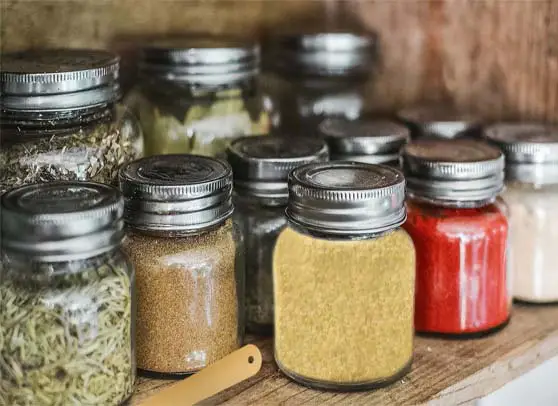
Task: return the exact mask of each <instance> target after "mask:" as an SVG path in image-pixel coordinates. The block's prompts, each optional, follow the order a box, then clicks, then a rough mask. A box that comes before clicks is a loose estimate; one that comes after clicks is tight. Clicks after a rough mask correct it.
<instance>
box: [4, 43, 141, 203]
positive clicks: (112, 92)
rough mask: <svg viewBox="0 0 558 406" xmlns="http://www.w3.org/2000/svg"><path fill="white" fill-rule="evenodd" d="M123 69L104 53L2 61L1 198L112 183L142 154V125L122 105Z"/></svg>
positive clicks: (45, 53) (80, 52) (36, 55)
mask: <svg viewBox="0 0 558 406" xmlns="http://www.w3.org/2000/svg"><path fill="white" fill-rule="evenodd" d="M118 68H119V60H118V57H117V56H115V55H113V54H111V53H108V52H105V51H91V50H56V51H48V50H46V51H34V52H21V53H15V54H7V55H4V56H3V57H2V73H1V74H0V81H1V86H2V96H3V97H2V99H1V101H0V109H1V113H2V114H1V118H0V131H1V132H2V137H1V139H0V193H1V192H3V191H5V190H8V189H10V188H13V187H17V186H21V185H24V184H31V183H39V182H48V181H54V180H93V181H97V182H101V183H113V182H115V180H116V175H117V173H118V168H119V167H120V165H122V164H123V163H126V162H128V161H131V160H133V159H136V158H138V157H139V155H141V153H142V149H143V145H142V137H141V130H140V128H139V125H138V123H137V121H136V120H135V119H134V118H133V117H132V115H131V114H130V113H129V112H128V111H127V110H126V109H125V108H124V107H123V106H121V105H119V104H118V103H117V101H118V99H119V96H120V92H119V87H118V81H117V80H118ZM60 89H63V90H60Z"/></svg>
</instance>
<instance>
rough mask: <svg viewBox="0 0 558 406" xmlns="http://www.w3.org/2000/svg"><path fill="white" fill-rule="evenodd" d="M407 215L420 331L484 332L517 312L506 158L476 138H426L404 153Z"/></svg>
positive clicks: (406, 225)
mask: <svg viewBox="0 0 558 406" xmlns="http://www.w3.org/2000/svg"><path fill="white" fill-rule="evenodd" d="M403 165H404V171H405V175H406V179H407V193H408V201H407V210H408V217H407V222H406V223H405V226H404V227H405V229H406V230H407V231H408V232H409V234H410V235H411V237H412V238H413V241H414V243H415V247H416V249H417V294H416V302H415V328H416V330H417V331H419V332H422V333H440V334H447V335H459V336H465V337H466V336H476V335H481V334H482V335H484V334H486V333H489V332H493V331H496V330H498V329H500V328H501V327H503V326H505V324H506V323H507V321H508V319H509V317H510V310H511V291H510V283H511V277H510V275H509V274H508V266H507V258H506V255H507V246H508V220H507V217H506V212H505V209H504V208H503V207H502V204H501V202H500V201H497V196H498V194H499V192H500V191H501V190H502V188H503V181H504V172H503V170H504V157H503V155H502V154H501V152H500V151H499V150H498V149H497V148H494V147H492V146H490V145H488V144H485V143H483V142H481V141H474V140H428V139H423V140H419V141H415V142H414V143H411V144H409V145H407V146H406V147H405V148H404V149H403Z"/></svg>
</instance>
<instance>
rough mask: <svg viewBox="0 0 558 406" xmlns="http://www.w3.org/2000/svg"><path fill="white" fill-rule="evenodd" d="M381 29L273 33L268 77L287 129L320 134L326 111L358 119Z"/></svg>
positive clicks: (291, 133)
mask: <svg viewBox="0 0 558 406" xmlns="http://www.w3.org/2000/svg"><path fill="white" fill-rule="evenodd" d="M377 46H378V40H377V37H376V35H373V34H368V35H358V34H352V33H327V32H324V33H317V34H304V35H284V36H279V37H276V38H273V39H271V41H269V43H268V44H267V46H266V49H265V50H264V51H265V54H264V67H265V70H266V75H265V79H266V80H265V83H266V86H267V87H266V89H267V90H268V93H269V94H270V95H271V97H272V98H273V101H274V103H275V105H276V107H277V113H278V116H279V117H278V129H277V131H278V132H279V133H280V134H281V135H287V136H295V137H296V136H315V134H316V129H317V127H318V124H319V123H320V122H321V121H322V120H323V119H324V118H326V117H345V118H349V119H356V118H358V117H360V115H361V114H362V112H363V111H365V110H366V107H365V104H366V102H365V100H366V89H367V86H368V85H369V84H370V83H371V81H370V79H371V77H372V76H373V74H374V71H375V70H376V66H377V57H378V55H377V54H378V52H377Z"/></svg>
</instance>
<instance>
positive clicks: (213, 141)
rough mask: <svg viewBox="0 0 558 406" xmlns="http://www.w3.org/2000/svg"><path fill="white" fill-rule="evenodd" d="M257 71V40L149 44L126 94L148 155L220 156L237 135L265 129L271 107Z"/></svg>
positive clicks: (269, 122) (184, 41)
mask: <svg viewBox="0 0 558 406" xmlns="http://www.w3.org/2000/svg"><path fill="white" fill-rule="evenodd" d="M192 54H195V55H196V60H195V61H194V60H193V59H192V57H191V55H192ZM258 72H259V46H257V45H255V44H251V43H246V42H243V41H236V40H231V39H229V40H225V39H221V40H211V39H193V38H190V39H183V40H167V41H162V42H154V43H152V44H150V45H149V46H146V47H145V48H144V50H143V61H142V62H141V64H140V76H139V83H138V84H137V86H136V87H135V89H133V90H132V92H131V93H130V95H129V96H128V98H127V105H128V106H130V108H131V109H132V110H133V111H134V113H135V114H136V115H137V117H139V120H140V123H141V127H142V129H143V132H144V134H145V152H146V155H158V154H178V153H191V154H198V155H207V156H222V155H223V153H224V151H225V149H226V147H227V145H228V144H229V142H230V141H231V140H233V139H234V138H237V137H240V136H245V135H253V134H267V133H268V132H269V129H270V126H271V121H270V120H271V119H272V112H273V107H272V105H271V100H270V99H269V98H268V97H266V96H265V95H264V94H263V93H262V92H261V90H260V86H259V84H258V80H257V73H258Z"/></svg>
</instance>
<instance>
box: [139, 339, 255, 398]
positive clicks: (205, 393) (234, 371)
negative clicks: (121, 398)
mask: <svg viewBox="0 0 558 406" xmlns="http://www.w3.org/2000/svg"><path fill="white" fill-rule="evenodd" d="M261 367H262V354H261V352H260V350H259V349H258V347H256V346H255V345H253V344H248V345H245V346H244V347H242V348H240V349H238V350H236V351H235V352H233V353H231V354H229V355H227V356H226V357H225V358H222V359H220V360H219V361H217V362H215V363H214V364H211V365H209V366H208V367H205V368H204V369H202V370H201V371H200V372H198V373H196V374H194V375H192V376H191V377H189V378H186V379H184V380H183V381H180V382H178V383H175V384H174V385H172V386H170V387H168V388H166V389H163V390H162V391H161V392H159V393H157V394H155V395H153V396H151V397H150V398H147V399H146V400H145V401H144V402H143V403H142V404H141V405H142V406H189V405H194V404H196V403H197V402H201V401H202V400H204V399H207V398H209V397H211V396H213V395H215V394H216V393H219V392H221V391H223V390H225V389H227V388H230V387H231V386H233V385H236V384H237V383H239V382H242V381H243V380H245V379H248V378H250V377H252V376H254V375H256V374H257V373H258V372H259V371H260V368H261Z"/></svg>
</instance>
